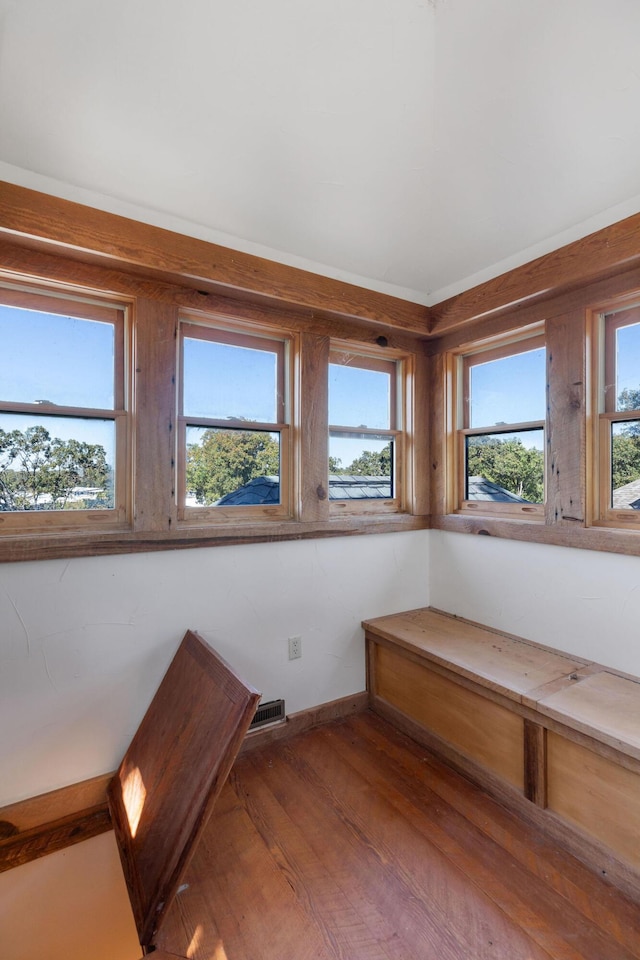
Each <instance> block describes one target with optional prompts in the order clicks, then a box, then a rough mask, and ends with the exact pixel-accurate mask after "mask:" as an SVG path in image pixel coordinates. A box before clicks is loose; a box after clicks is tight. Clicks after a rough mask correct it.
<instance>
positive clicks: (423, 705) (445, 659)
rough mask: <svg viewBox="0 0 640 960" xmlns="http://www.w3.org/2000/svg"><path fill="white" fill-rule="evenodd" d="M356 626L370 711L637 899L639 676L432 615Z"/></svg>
mask: <svg viewBox="0 0 640 960" xmlns="http://www.w3.org/2000/svg"><path fill="white" fill-rule="evenodd" d="M363 626H364V629H365V635H366V640H367V670H368V681H367V686H368V690H369V697H370V704H371V706H372V708H373V709H374V710H376V711H377V712H379V713H381V714H382V715H384V716H386V717H387V719H390V720H391V721H392V722H394V723H395V724H396V725H397V726H399V727H400V728H402V729H403V730H405V732H407V733H409V734H410V735H411V736H413V737H414V738H415V739H418V740H420V741H421V742H423V743H425V745H427V746H429V747H431V748H432V749H435V750H436V751H437V752H439V753H440V754H442V755H444V756H445V758H446V759H448V760H449V762H451V763H453V764H454V765H455V766H456V767H458V769H461V770H462V771H463V772H464V773H466V774H467V775H468V776H471V777H472V778H473V779H475V780H476V781H477V782H479V783H480V784H481V785H482V786H483V787H485V788H486V789H488V790H489V791H490V792H492V793H493V794H494V795H497V796H498V797H499V798H500V799H501V800H503V802H505V803H507V804H509V805H511V806H512V807H514V808H517V810H518V812H519V813H524V814H525V815H526V816H528V817H529V818H530V819H533V820H534V821H535V822H536V824H537V825H538V826H540V827H542V828H543V829H545V830H546V831H549V832H551V834H552V835H553V836H554V838H555V839H556V840H558V841H559V842H561V843H563V844H564V845H565V846H566V847H568V848H569V849H570V850H571V852H572V853H574V854H575V855H576V856H578V857H579V858H580V859H582V860H583V861H584V862H587V863H588V864H589V865H590V866H591V867H593V868H594V869H597V870H598V872H600V873H602V874H606V875H608V876H609V878H610V879H611V880H612V881H613V882H614V883H616V884H617V885H618V886H619V887H620V888H621V889H623V890H624V891H625V892H627V893H630V894H631V895H632V896H634V897H636V898H637V897H638V895H639V893H640V680H638V678H636V677H631V676H629V675H625V674H622V673H620V672H617V671H615V670H612V669H609V668H607V667H604V666H602V665H600V664H596V663H593V662H591V661H587V660H583V659H581V658H579V657H574V656H571V655H570V654H566V653H562V652H559V651H557V650H552V649H550V648H548V647H544V646H542V645H540V644H537V643H533V642H529V641H527V640H524V639H522V638H519V637H514V636H510V635H508V634H505V633H501V632H500V631H497V630H491V629H487V628H485V627H482V626H480V625H478V624H474V623H471V622H470V621H467V620H463V619H461V618H458V617H455V616H452V615H450V614H446V613H442V612H440V611H437V610H434V609H431V608H423V609H419V610H411V611H408V612H406V613H399V614H393V615H390V616H386V617H378V618H376V619H374V620H366V621H364V623H363Z"/></svg>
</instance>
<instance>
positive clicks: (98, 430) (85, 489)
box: [0, 413, 115, 512]
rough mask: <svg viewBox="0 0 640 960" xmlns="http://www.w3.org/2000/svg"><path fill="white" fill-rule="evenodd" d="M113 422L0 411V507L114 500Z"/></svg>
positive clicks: (96, 504)
mask: <svg viewBox="0 0 640 960" xmlns="http://www.w3.org/2000/svg"><path fill="white" fill-rule="evenodd" d="M114 451H115V423H114V421H113V420H90V419H80V418H75V417H39V418H36V417H32V416H23V415H21V414H4V413H2V414H0V511H4V512H7V511H26V510H106V509H113V505H114V470H113V465H114Z"/></svg>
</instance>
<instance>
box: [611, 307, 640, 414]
mask: <svg viewBox="0 0 640 960" xmlns="http://www.w3.org/2000/svg"><path fill="white" fill-rule="evenodd" d="M616 348H617V349H616V364H617V373H618V377H617V383H616V396H618V395H619V394H620V392H621V391H622V390H624V389H625V388H629V389H631V390H637V389H638V387H640V323H632V324H629V326H628V327H621V328H620V329H619V330H618V331H617V342H616Z"/></svg>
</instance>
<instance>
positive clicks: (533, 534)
mask: <svg viewBox="0 0 640 960" xmlns="http://www.w3.org/2000/svg"><path fill="white" fill-rule="evenodd" d="M430 526H431V528H432V529H434V530H444V531H448V532H449V533H471V534H476V535H478V536H485V537H498V538H500V539H505V540H522V541H525V542H530V543H548V544H551V545H553V546H561V547H575V548H577V549H580V550H598V551H602V552H605V553H622V554H626V555H628V556H640V529H638V528H636V529H635V530H628V529H626V530H621V529H620V528H619V527H616V528H613V527H603V526H589V527H587V526H586V525H585V524H584V522H583V521H582V520H580V519H569V518H567V519H565V520H560V521H559V522H557V523H540V522H537V521H535V520H533V521H532V520H531V519H524V518H522V519H513V518H507V517H495V516H494V517H489V516H484V517H479V516H469V515H468V514H453V513H450V514H446V515H444V516H443V515H435V514H434V515H432V516H431V523H430Z"/></svg>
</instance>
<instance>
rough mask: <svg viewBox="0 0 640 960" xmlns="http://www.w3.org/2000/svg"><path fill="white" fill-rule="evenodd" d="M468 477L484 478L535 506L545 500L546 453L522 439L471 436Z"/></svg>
mask: <svg viewBox="0 0 640 960" xmlns="http://www.w3.org/2000/svg"><path fill="white" fill-rule="evenodd" d="M467 474H468V476H470V477H484V478H485V479H486V480H491V481H492V482H493V483H497V484H498V485H499V486H501V487H504V488H505V490H509V492H510V493H515V494H516V495H517V496H519V497H522V498H523V499H524V500H528V501H529V502H531V503H542V501H543V498H544V453H543V451H542V450H537V449H536V448H535V447H525V446H524V444H523V443H522V441H521V440H520V439H519V438H518V437H509V438H502V437H499V436H481V437H470V438H469V443H468V447H467Z"/></svg>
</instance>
